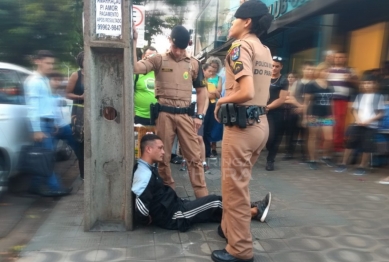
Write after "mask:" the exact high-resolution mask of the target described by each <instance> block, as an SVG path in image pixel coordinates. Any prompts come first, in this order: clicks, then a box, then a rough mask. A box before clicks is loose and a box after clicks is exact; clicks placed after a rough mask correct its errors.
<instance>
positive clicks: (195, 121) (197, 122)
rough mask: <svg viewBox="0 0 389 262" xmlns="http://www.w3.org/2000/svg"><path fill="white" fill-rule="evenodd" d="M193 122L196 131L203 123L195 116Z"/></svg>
mask: <svg viewBox="0 0 389 262" xmlns="http://www.w3.org/2000/svg"><path fill="white" fill-rule="evenodd" d="M193 123H194V128H195V130H196V132H197V131H198V130H199V129H200V127H201V125H202V124H203V120H201V119H198V118H195V119H194V121H193Z"/></svg>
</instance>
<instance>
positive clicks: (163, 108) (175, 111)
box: [159, 105, 189, 114]
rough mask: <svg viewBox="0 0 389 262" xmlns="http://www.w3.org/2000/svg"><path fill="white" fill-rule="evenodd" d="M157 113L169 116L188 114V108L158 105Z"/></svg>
mask: <svg viewBox="0 0 389 262" xmlns="http://www.w3.org/2000/svg"><path fill="white" fill-rule="evenodd" d="M159 111H160V112H166V113H170V114H188V113H189V107H173V106H164V105H160V107H159Z"/></svg>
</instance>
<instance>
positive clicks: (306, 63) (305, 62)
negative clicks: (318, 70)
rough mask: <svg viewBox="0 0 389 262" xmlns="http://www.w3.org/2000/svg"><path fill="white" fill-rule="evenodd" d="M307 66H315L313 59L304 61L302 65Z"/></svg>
mask: <svg viewBox="0 0 389 262" xmlns="http://www.w3.org/2000/svg"><path fill="white" fill-rule="evenodd" d="M306 66H314V64H313V62H311V61H304V62H303V64H302V67H306Z"/></svg>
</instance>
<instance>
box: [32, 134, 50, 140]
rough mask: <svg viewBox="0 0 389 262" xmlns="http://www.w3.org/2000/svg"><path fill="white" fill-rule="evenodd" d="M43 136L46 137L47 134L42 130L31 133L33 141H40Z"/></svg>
mask: <svg viewBox="0 0 389 262" xmlns="http://www.w3.org/2000/svg"><path fill="white" fill-rule="evenodd" d="M45 138H47V136H46V135H45V134H44V133H43V132H35V133H34V135H33V139H34V141H35V142H42V140H43V139H45Z"/></svg>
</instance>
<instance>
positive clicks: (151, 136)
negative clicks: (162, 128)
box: [140, 134, 162, 154]
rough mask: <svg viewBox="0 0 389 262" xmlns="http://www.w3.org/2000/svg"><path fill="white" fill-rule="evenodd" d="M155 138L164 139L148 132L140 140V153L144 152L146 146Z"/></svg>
mask: <svg viewBox="0 0 389 262" xmlns="http://www.w3.org/2000/svg"><path fill="white" fill-rule="evenodd" d="M155 140H161V141H162V139H161V138H160V137H159V136H157V135H154V134H146V135H144V136H143V137H142V139H141V140H140V153H141V154H143V153H144V151H145V148H146V146H148V145H149V144H150V142H154V141H155Z"/></svg>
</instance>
